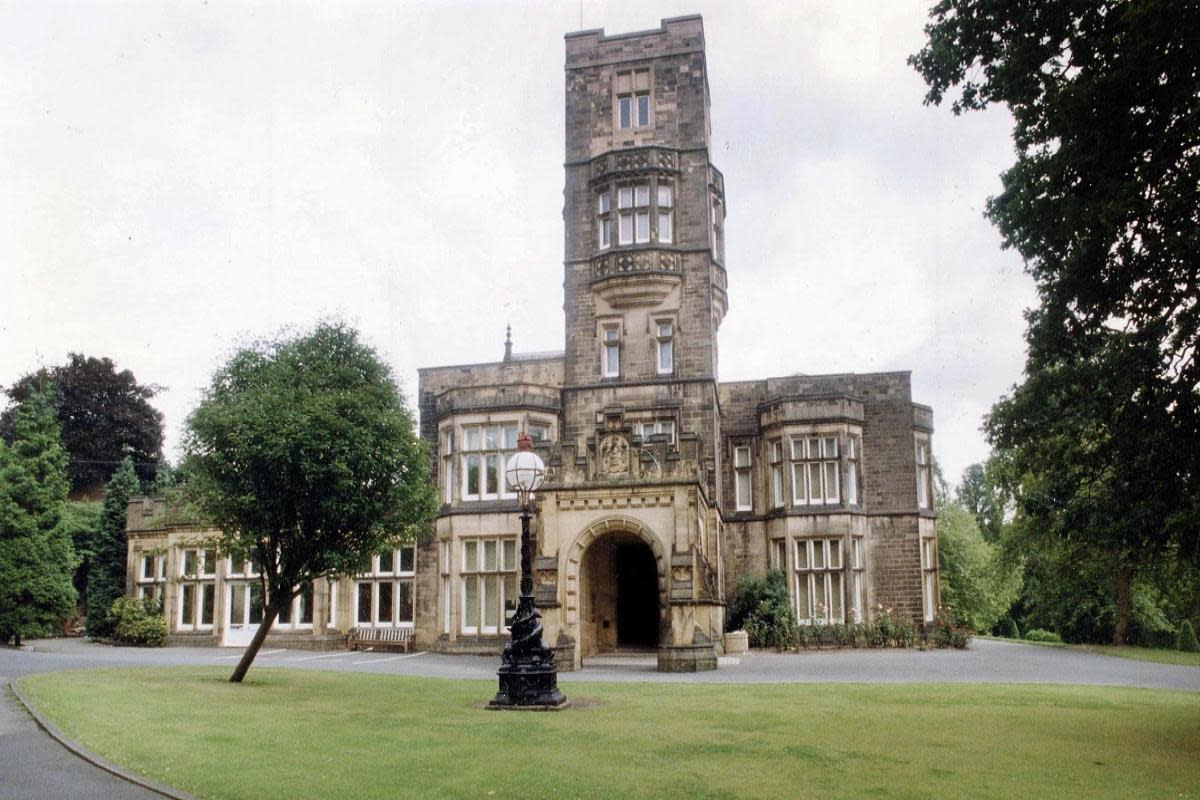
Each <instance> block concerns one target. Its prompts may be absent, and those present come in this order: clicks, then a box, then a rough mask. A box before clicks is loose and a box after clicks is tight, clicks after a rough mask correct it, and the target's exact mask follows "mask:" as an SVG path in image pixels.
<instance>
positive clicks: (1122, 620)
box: [1113, 564, 1133, 645]
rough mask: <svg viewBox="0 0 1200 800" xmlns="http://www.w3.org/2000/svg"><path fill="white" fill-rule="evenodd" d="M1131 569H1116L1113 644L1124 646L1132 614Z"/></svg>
mask: <svg viewBox="0 0 1200 800" xmlns="http://www.w3.org/2000/svg"><path fill="white" fill-rule="evenodd" d="M1132 595H1133V569H1132V568H1130V567H1128V566H1126V565H1125V564H1122V565H1121V566H1119V567H1117V625H1116V628H1115V629H1114V630H1113V644H1117V645H1120V644H1125V636H1126V635H1127V634H1128V633H1129V619H1130V617H1131V616H1132V614H1133V611H1132V609H1133V597H1132Z"/></svg>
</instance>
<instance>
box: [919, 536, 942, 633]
mask: <svg viewBox="0 0 1200 800" xmlns="http://www.w3.org/2000/svg"><path fill="white" fill-rule="evenodd" d="M937 574H938V562H937V539H935V538H933V537H932V536H929V537H924V538H922V539H921V606H922V610H923V611H924V617H925V621H926V622H933V620H934V617H935V616H936V615H937V579H938V577H937Z"/></svg>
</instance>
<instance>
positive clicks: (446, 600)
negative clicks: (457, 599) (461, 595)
mask: <svg viewBox="0 0 1200 800" xmlns="http://www.w3.org/2000/svg"><path fill="white" fill-rule="evenodd" d="M438 567H439V568H440V573H441V576H442V633H449V632H450V613H451V604H450V542H439V543H438Z"/></svg>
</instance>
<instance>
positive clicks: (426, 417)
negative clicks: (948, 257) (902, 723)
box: [128, 16, 937, 670]
mask: <svg viewBox="0 0 1200 800" xmlns="http://www.w3.org/2000/svg"><path fill="white" fill-rule="evenodd" d="M709 102H710V99H709V87H708V79H707V72H706V65H705V53H704V29H703V24H702V22H701V19H700V18H699V17H698V16H691V17H680V18H677V19H668V20H664V21H663V23H662V26H661V27H660V28H659V29H658V30H652V31H646V32H641V33H633V34H625V35H620V36H605V35H604V33H603V31H584V32H580V33H575V34H570V35H568V36H567V37H566V116H567V125H566V164H565V170H566V185H565V192H564V197H565V207H564V220H565V259H564V276H565V279H564V292H565V297H564V309H565V314H566V342H565V348H564V351H563V352H561V353H553V354H540V355H513V353H512V352H511V343H509V344H508V346H506V350H505V355H504V358H503V360H501V361H497V362H494V363H488V364H469V365H462V366H446V367H430V368H426V369H422V370H420V373H419V376H420V382H419V388H418V403H419V412H420V426H421V436H422V437H423V438H424V439H425V440H426V441H427V443H428V444H429V448H430V451H431V454H432V457H433V459H434V462H435V473H436V476H437V481H438V486H439V490H440V492H441V500H442V504H441V507H440V511H439V513H438V518H437V524H436V536H435V537H434V539H432V540H431V541H428V542H424V543H421V544H420V545H418V546H416V548H415V552H414V551H413V550H412V549H411V548H403V549H402V550H397V551H396V552H395V553H394V554H393V555H392V556H386V560H387V568H386V569H385V567H384V562H383V561H381V560H380V559H379V558H376V559H375V560H373V564H372V571H371V573H370V574H367V575H363V576H358V577H355V578H345V579H342V580H341V581H339V582H337V583H335V584H330V583H328V582H319V583H321V585H318V586H316V587H314V589H313V592H312V594H311V596H307V597H305V598H302V599H298V600H297V602H296V604H295V606H294V608H293V610H292V614H291V619H290V620H289V621H288V622H287V623H286V624H285V625H284V626H282V627H280V628H278V629H277V630H276V631H275V632H274V633H273V635H272V636H271V637H270V638H269V639H268V643H269V644H272V645H280V644H287V645H292V646H294V645H295V644H298V643H302V644H304V645H305V646H313V647H324V646H334V645H337V644H340V642H341V641H342V640H343V636H344V634H345V633H346V632H348V631H349V630H350V629H351V628H353V627H356V626H369V627H381V626H383V627H412V628H414V638H415V641H416V644H417V646H418V647H421V648H425V649H438V650H445V651H452V652H481V653H498V652H499V650H500V649H501V648H502V646H503V644H504V641H505V628H506V620H507V619H508V618H509V616H510V615H511V613H512V611H513V610H514V609H515V608H516V601H517V574H516V571H517V564H516V550H517V546H516V542H517V537H518V533H519V531H520V519H519V515H518V507H517V502H516V497H515V494H514V493H512V492H509V491H508V490H507V488H506V486H505V485H504V482H503V478H502V470H503V465H504V463H505V461H506V459H507V458H508V456H509V455H511V453H512V452H513V451H514V450H515V447H516V439H517V435H518V434H519V433H520V432H522V431H526V432H529V433H530V434H531V435H532V436H533V437H534V438H535V440H537V441H536V444H535V449H536V450H537V451H538V452H539V453H540V454H541V456H542V458H543V459H544V460H545V462H546V464H547V466H548V475H547V482H546V484H545V485H544V486H543V488H542V490H541V491H540V492H539V494H538V498H537V503H538V509H539V514H538V515H537V517H536V518H535V521H534V532H535V534H536V538H537V551H536V555H535V562H534V568H535V573H536V574H535V576H534V585H535V592H536V597H537V603H538V606H539V608H540V609H541V613H542V618H543V623H544V627H545V634H546V639H547V641H549V642H550V643H551V644H552V645H554V646H555V647H556V648H557V649H558V653H559V664H560V667H561V668H565V669H570V668H572V667H578V666H579V665H580V664H581V663H582V662H583V661H584V660H585V659H587V658H588V657H590V656H591V655H593V654H595V653H599V652H604V651H608V650H612V649H616V648H644V649H653V650H654V651H656V652H657V654H658V663H659V668H660V669H663V670H698V669H711V668H715V667H716V664H717V656H718V654H719V653H720V652H721V637H722V632H723V629H724V621H725V599H726V598H727V597H728V596H729V594H730V592H731V590H732V587H733V584H734V581H735V580H736V578H737V576H739V575H744V574H757V573H762V572H763V571H765V570H767V569H768V568H779V569H782V570H784V572H785V573H786V575H787V577H788V582H789V587H790V592H791V594H792V599H793V603H794V606H795V608H796V612H797V616H798V617H799V618H800V619H801V620H803V621H805V622H812V621H842V620H846V621H850V620H854V619H863V618H864V617H865V616H866V615H867V614H869V612H870V609H872V608H875V607H877V606H883V607H889V608H893V609H895V610H896V612H897V613H900V614H904V615H906V616H909V617H911V618H913V619H914V620H916V621H918V622H919V621H921V620H923V619H929V618H931V616H932V614H933V610H934V609H936V606H937V574H936V564H937V560H936V529H935V520H934V516H933V514H932V511H931V510H930V508H931V506H932V470H931V466H930V464H931V460H930V455H929V454H930V450H929V439H930V435H931V433H932V412H931V411H930V410H929V409H928V408H926V407H924V406H920V405H916V404H914V403H913V402H912V398H911V395H910V381H909V375H908V373H904V372H900V373H884V374H871V375H856V374H845V375H823V376H802V375H792V376H790V377H782V378H767V379H764V380H759V381H747V382H739V383H724V384H722V383H719V382H718V371H717V362H718V358H717V331H718V329H719V327H720V325H721V321H722V320H723V319H724V317H725V313H726V311H727V308H728V297H727V295H726V286H727V284H726V273H725V247H724V241H723V239H724V219H725V192H724V179H723V178H722V175H721V173H720V172H719V171H718V170H717V168H716V167H715V166H713V164H712V162H711V153H710V139H711V136H710V130H709V113H708V110H709ZM802 360H803V354H802V353H801V354H797V355H796V357H795V359H794V361H802ZM794 361H793V360H791V359H789V361H788V363H781V364H780V370H781V371H784V372H786V371H790V370H792V369H793V368H794V367H796V366H798V364H797V363H794ZM165 519H166V516H165V510H164V509H162V508H161V505H160V504H159V502H158V501H153V502H152V501H142V500H136V501H135V502H133V503H131V505H130V509H129V523H128V530H129V553H130V559H129V563H130V575H129V588H130V592H132V593H137V592H144V591H146V588H145V587H147V586H148V585H152V584H156V580H155V579H154V578H153V577H150V578H147V576H146V574H145V573H146V570H147V569H149V570H150V571H151V572H156V571H158V572H161V574H162V575H163V576H164V577H163V578H162V579H161V580H159V581H157V583H158V584H160V585H161V589H156V591H157V592H158V595H157V596H160V597H163V599H164V606H165V609H166V613H167V618H168V620H169V622H170V630H171V634H172V638H173V640H174V641H189V642H195V641H210V642H220V643H225V644H238V643H239V642H240V641H241V640H242V639H245V638H246V637H247V633H248V631H249V630H250V629H252V627H253V622H254V620H253V613H254V612H253V605H254V603H255V602H256V598H255V596H254V591H255V590H254V588H253V584H254V581H253V580H252V578H251V576H249V575H247V573H246V572H245V567H244V565H237V564H235V563H234V562H232V561H231V560H229V559H222V560H220V561H219V562H218V561H217V560H216V559H213V563H211V564H210V563H209V562H208V560H207V558H206V557H205V555H204V551H203V549H202V548H203V544H202V543H203V541H204V539H205V537H207V536H211V535H212V534H213V533H214V532H212V531H201V530H197V529H194V528H188V527H187V526H172V525H170V524H168V523H167V522H165V521H164V520H165ZM189 553H190V554H191V555H188V554H189ZM393 556H394V558H393ZM156 559H161V561H159V560H156ZM189 559H190V560H189ZM156 574H157V572H156ZM189 586H190V587H191V588H190V589H189V588H187V587H189ZM189 593H190V594H189Z"/></svg>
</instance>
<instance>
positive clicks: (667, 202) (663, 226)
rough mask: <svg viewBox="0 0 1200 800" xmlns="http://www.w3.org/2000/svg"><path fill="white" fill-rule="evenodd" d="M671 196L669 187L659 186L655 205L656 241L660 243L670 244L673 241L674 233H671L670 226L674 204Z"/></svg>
mask: <svg viewBox="0 0 1200 800" xmlns="http://www.w3.org/2000/svg"><path fill="white" fill-rule="evenodd" d="M671 195H672V192H671V187H670V186H664V185H662V184H659V186H658V198H657V199H658V203H657V205H658V240H659V241H660V242H667V243H670V242H671V241H673V239H672V234H673V233H674V231H672V227H673V226H672V224H671V223H672V213H671V209H672V208H673V207H674V203H673V200H674V198H673V197H672V196H671Z"/></svg>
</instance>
